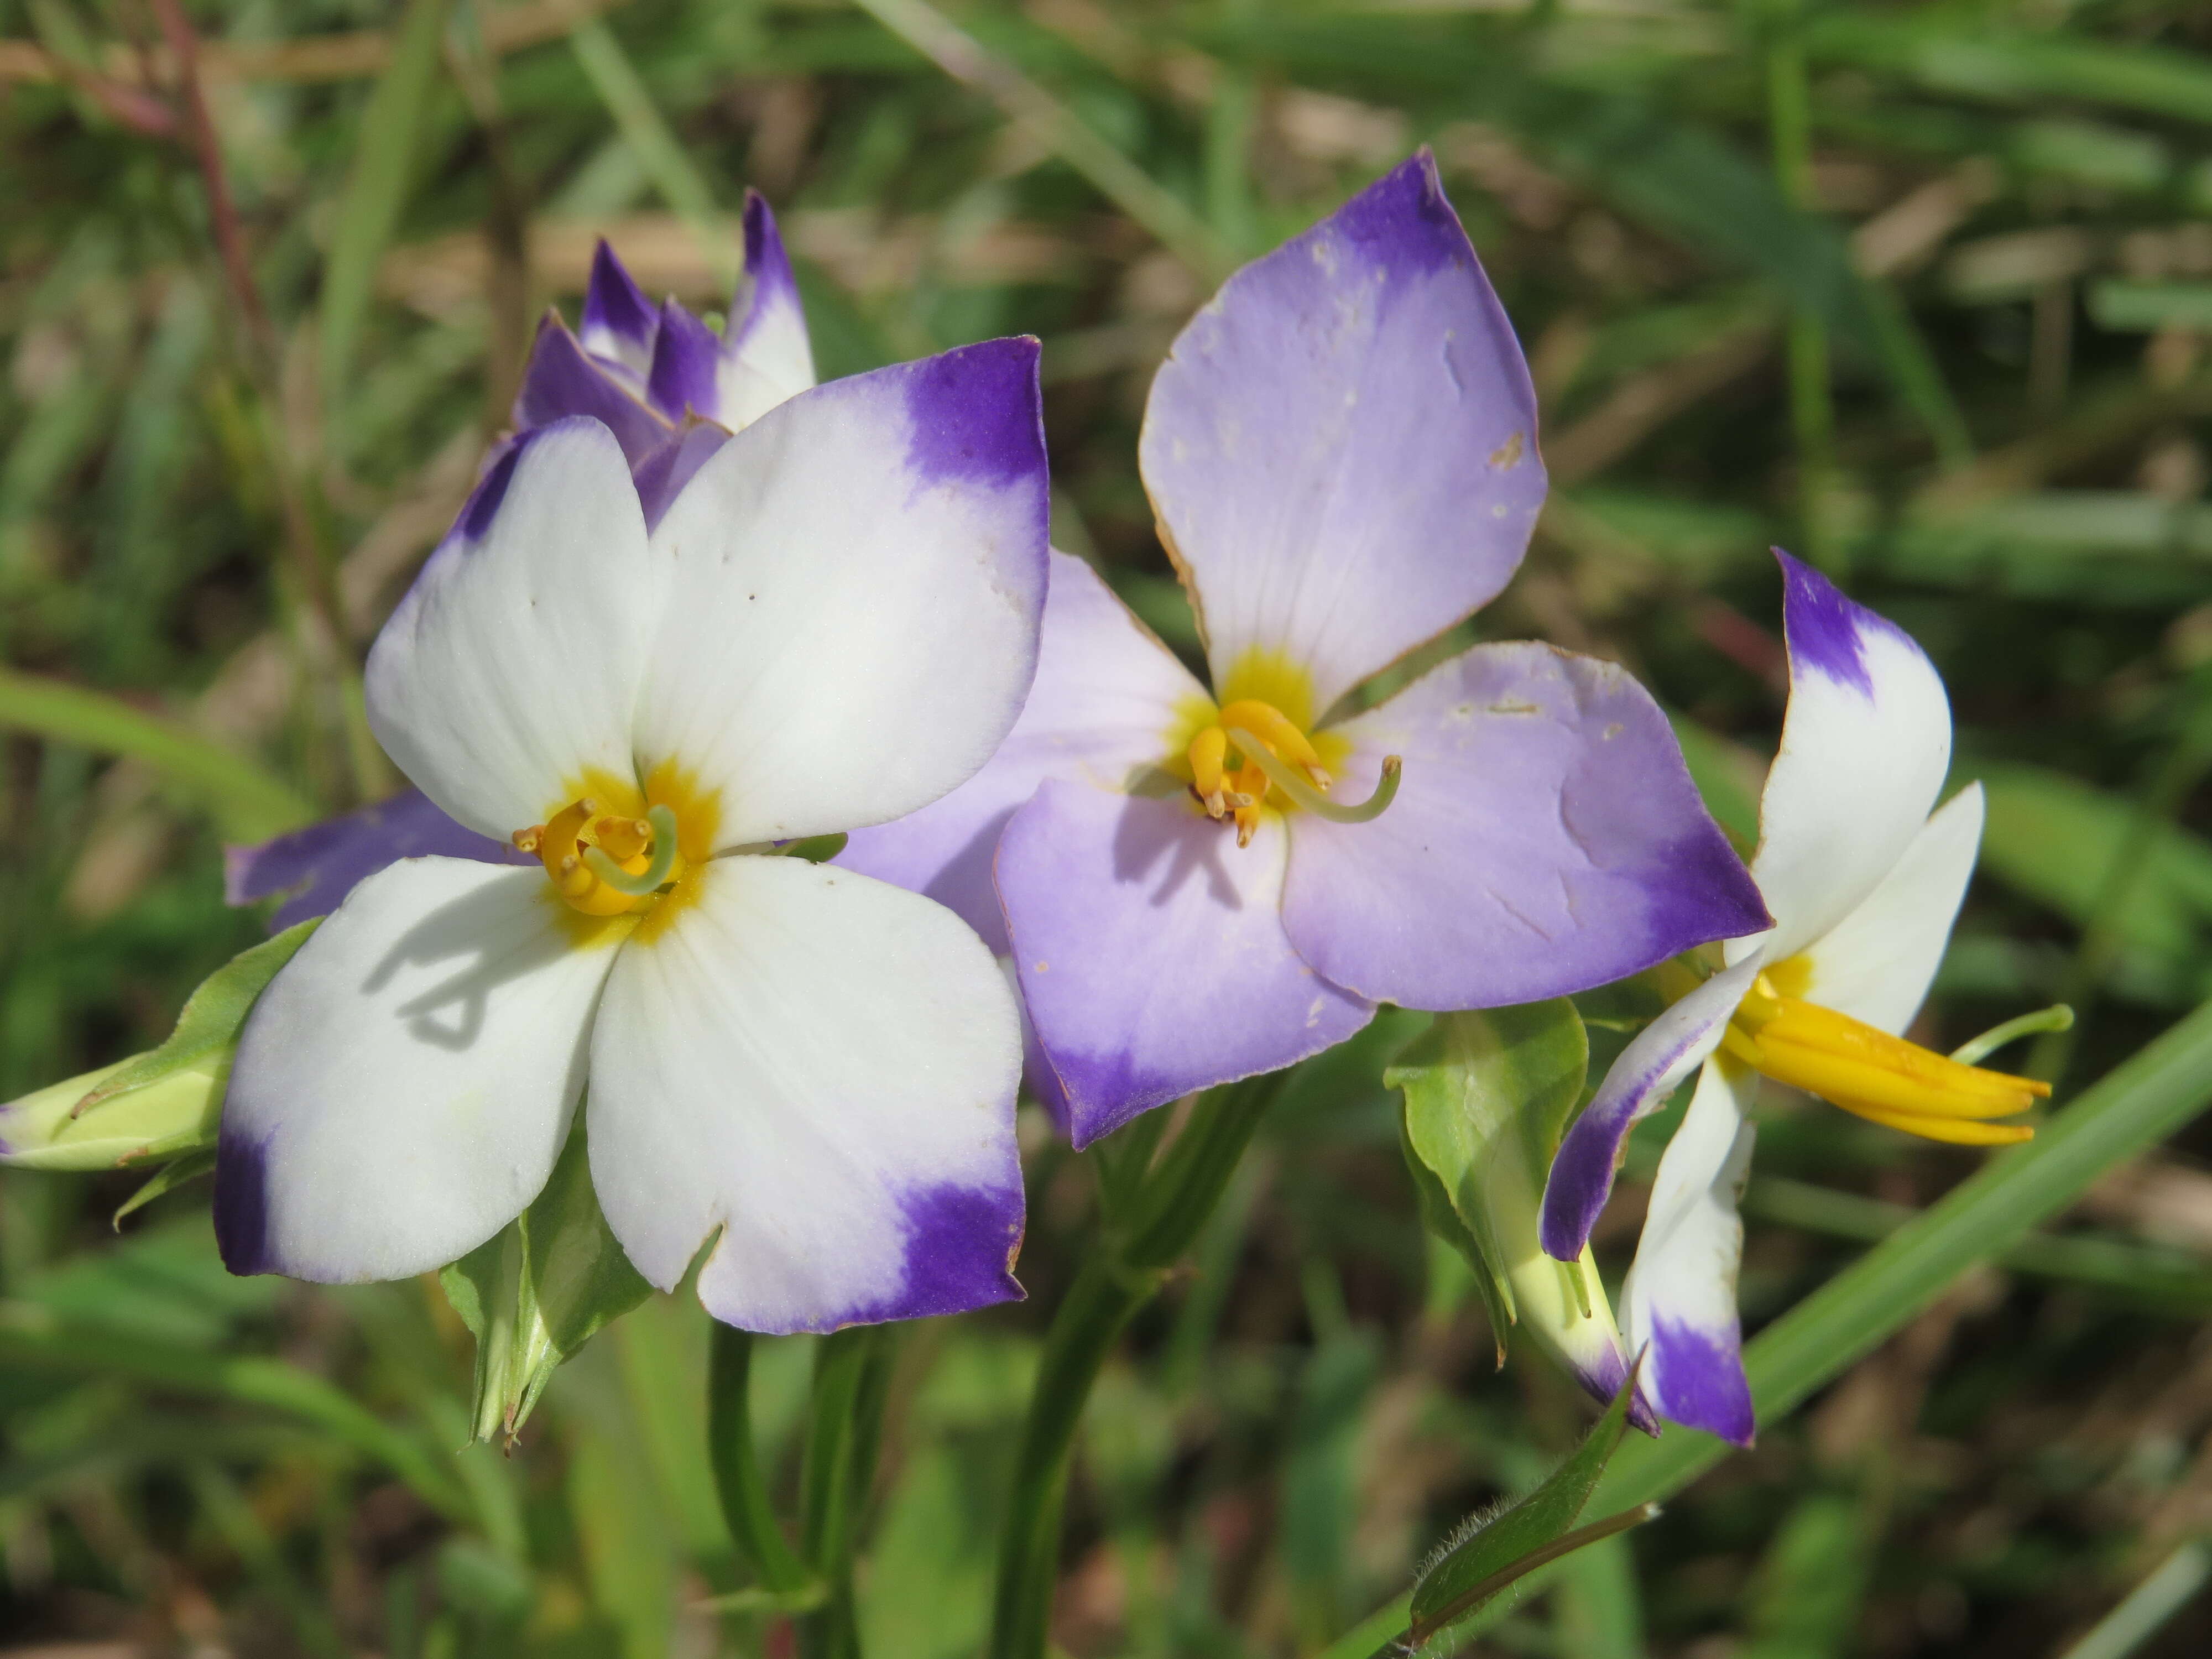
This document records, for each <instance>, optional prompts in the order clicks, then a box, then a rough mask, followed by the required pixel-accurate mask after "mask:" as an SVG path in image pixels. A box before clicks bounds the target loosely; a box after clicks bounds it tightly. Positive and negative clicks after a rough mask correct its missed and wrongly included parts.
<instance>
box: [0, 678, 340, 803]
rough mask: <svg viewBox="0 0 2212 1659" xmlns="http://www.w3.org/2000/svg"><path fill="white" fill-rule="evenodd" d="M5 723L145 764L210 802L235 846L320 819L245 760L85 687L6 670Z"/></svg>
mask: <svg viewBox="0 0 2212 1659" xmlns="http://www.w3.org/2000/svg"><path fill="white" fill-rule="evenodd" d="M0 726H12V727H14V728H15V730H17V731H21V732H33V733H34V734H36V735H37V736H39V737H41V738H50V739H52V740H53V741H55V742H59V743H71V744H81V745H82V746H83V747H85V748H87V749H93V750H99V751H100V752H101V753H103V754H109V755H127V756H129V757H131V758H132V759H134V760H142V761H144V762H145V763H147V764H148V765H149V766H151V767H153V768H155V769H156V770H158V771H160V772H161V773H163V774H164V775H167V776H168V777H169V778H171V779H172V780H173V781H175V782H177V783H178V784H179V785H181V786H182V787H185V788H186V789H188V790H190V791H191V793H194V794H195V795H197V796H198V797H200V798H201V799H203V800H204V801H205V802H206V803H207V805H208V806H209V807H210V810H211V811H213V812H214V814H215V817H216V824H217V826H218V827H219V828H220V829H222V833H223V835H224V836H226V837H227V838H228V839H229V840H232V841H263V840H265V839H267V838H268V837H269V836H276V835H282V834H283V832H284V831H285V830H287V829H298V828H299V827H300V826H301V824H303V823H310V822H312V821H313V818H314V817H316V812H315V809H314V807H313V805H312V804H311V803H309V802H308V801H307V800H306V799H304V798H302V797H301V795H300V794H299V793H296V792H295V790H293V789H292V787H290V786H289V785H288V784H285V783H283V782H282V781H279V780H277V779H276V778H274V777H271V776H270V775H269V774H268V773H267V772H265V771H264V770H263V769H262V768H261V767H260V766H259V765H258V763H255V762H253V761H252V760H249V759H247V758H246V757H245V756H243V755H240V754H238V753H236V752H235V751H234V750H230V749H227V748H225V747H224V746H223V745H222V744H219V743H216V742H215V741H214V740H213V739H211V738H205V737H203V736H201V735H200V733H198V732H195V731H193V730H192V729H191V727H190V726H185V725H183V724H182V723H180V722H179V721H176V720H169V719H167V718H165V717H164V716H162V715H160V714H148V713H146V712H145V711H144V710H143V709H139V708H132V707H131V705H130V704H129V703H127V702H123V701H122V700H121V699H120V698H118V697H113V696H109V695H108V694H107V693H106V692H104V691H94V690H91V689H90V688H89V687H87V686H82V685H70V684H64V682H63V681H60V680H54V679H48V678H46V677H45V676H44V675H40V674H25V673H20V672H18V671H16V670H15V669H12V668H0Z"/></svg>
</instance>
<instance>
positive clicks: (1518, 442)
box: [1490, 432, 1523, 471]
mask: <svg viewBox="0 0 2212 1659" xmlns="http://www.w3.org/2000/svg"><path fill="white" fill-rule="evenodd" d="M1522 445H1523V436H1522V434H1520V433H1518V432H1516V433H1515V434H1514V435H1512V436H1511V437H1510V438H1508V439H1507V440H1506V441H1504V443H1502V444H1500V445H1498V447H1497V448H1495V449H1493V450H1492V451H1491V452H1490V464H1491V465H1492V466H1494V467H1496V468H1498V470H1499V471H1504V469H1505V468H1507V467H1509V466H1512V465H1515V464H1516V463H1517V462H1518V461H1519V460H1520V459H1521V451H1522Z"/></svg>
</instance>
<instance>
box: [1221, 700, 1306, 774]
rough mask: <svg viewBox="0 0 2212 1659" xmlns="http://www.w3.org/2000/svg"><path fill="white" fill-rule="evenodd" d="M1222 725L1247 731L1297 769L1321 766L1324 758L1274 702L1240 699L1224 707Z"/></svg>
mask: <svg viewBox="0 0 2212 1659" xmlns="http://www.w3.org/2000/svg"><path fill="white" fill-rule="evenodd" d="M1220 722H1221V724H1222V726H1225V727H1226V726H1242V727H1243V729H1244V730H1245V731H1247V732H1250V733H1251V734H1252V735H1253V736H1254V737H1255V738H1259V739H1260V741H1261V742H1262V743H1264V744H1267V747H1268V748H1270V749H1272V750H1274V751H1275V753H1276V754H1277V755H1279V756H1280V757H1282V758H1283V759H1285V760H1286V761H1288V762H1290V763H1291V765H1293V766H1304V767H1308V768H1317V767H1319V766H1320V765H1321V756H1320V755H1319V754H1317V753H1316V752H1315V750H1314V746H1313V740H1312V739H1311V738H1309V737H1307V736H1306V734H1305V733H1304V732H1301V731H1299V730H1298V728H1297V726H1295V725H1294V724H1292V723H1291V717H1290V716H1289V715H1287V714H1284V713H1283V711H1282V710H1281V709H1279V708H1276V707H1275V705H1274V704H1273V703H1271V702H1261V701H1260V700H1259V699H1258V698H1257V697H1239V698H1237V700H1236V701H1235V702H1230V703H1225V704H1223V705H1222V709H1221V714H1220Z"/></svg>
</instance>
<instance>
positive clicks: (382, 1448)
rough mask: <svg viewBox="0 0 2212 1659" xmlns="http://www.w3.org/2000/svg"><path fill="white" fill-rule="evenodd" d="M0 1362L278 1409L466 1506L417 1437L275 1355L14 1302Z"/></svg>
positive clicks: (449, 1511)
mask: <svg viewBox="0 0 2212 1659" xmlns="http://www.w3.org/2000/svg"><path fill="white" fill-rule="evenodd" d="M0 1365H5V1366H7V1367H9V1369H11V1370H43V1371H61V1372H64V1373H70V1374H82V1375H85V1376H106V1377H127V1378H129V1379H130V1380H131V1381H132V1382H136V1383H143V1384H146V1385H148V1386H149V1387H153V1388H157V1389H168V1390H171V1391H173V1392H175V1393H179V1394H191V1395H200V1396H202V1397H204V1398H208V1399H216V1400H228V1401H234V1402H236V1403H238V1404H240V1405H247V1406H258V1407H266V1408H268V1409H270V1410H273V1411H280V1412H283V1413H287V1414H288V1415H289V1416H292V1417H295V1418H298V1419H301V1421H303V1422H306V1423H307V1424H309V1425H312V1426H313V1427H314V1428H317V1429H319V1430H321V1431H323V1432H324V1433H325V1435H327V1436H328V1437H330V1438H331V1439H332V1440H334V1441H337V1443H340V1444H343V1445H347V1446H350V1447H352V1448H353V1449H355V1450H356V1451H357V1452H360V1453H362V1454H363V1455H367V1456H368V1457H370V1458H373V1459H374V1460H375V1461H376V1462H380V1463H382V1464H383V1465H384V1466H385V1467H386V1468H388V1469H390V1470H391V1471H392V1473H393V1474H396V1475H398V1477H399V1478H400V1479H401V1480H404V1481H405V1482H406V1483H407V1484H408V1485H409V1486H412V1487H413V1488H414V1489H415V1491H416V1492H417V1493H418V1494H419V1495H420V1496H421V1497H422V1498H424V1499H426V1500H427V1501H428V1503H429V1504H432V1505H433V1506H434V1507H435V1508H436V1509H437V1510H440V1511H441V1512H442V1513H444V1514H446V1515H447V1516H451V1517H453V1518H455V1519H459V1520H467V1519H469V1518H470V1517H471V1513H472V1511H471V1508H470V1504H469V1502H468V1498H467V1497H466V1495H465V1493H464V1492H462V1490H461V1488H460V1486H459V1483H458V1482H457V1481H456V1480H455V1479H454V1477H453V1473H452V1471H451V1469H450V1468H449V1467H448V1466H447V1464H446V1463H444V1462H441V1461H440V1460H439V1459H438V1458H437V1457H436V1456H435V1455H434V1454H433V1453H432V1452H430V1451H429V1450H428V1448H426V1447H425V1446H424V1445H423V1444H422V1442H420V1441H419V1440H417V1439H416V1438H415V1437H413V1436H411V1435H409V1434H407V1433H405V1432H404V1431H401V1430H399V1429H397V1428H394V1427H393V1426H392V1425H390V1424H389V1423H386V1422H385V1421H384V1419H381V1418H380V1417H378V1416H376V1415H375V1414H374V1413H372V1412H369V1411H368V1410H365V1409H364V1408H363V1407H361V1406H358V1405H356V1403H355V1402H354V1401H352V1400H350V1399H349V1398H348V1397H347V1396H346V1395H344V1394H343V1393H342V1392H341V1391H340V1390H339V1389H337V1388H335V1387H334V1386H332V1385H331V1383H326V1382H325V1381H324V1380H323V1379H322V1378H321V1377H319V1376H315V1375H313V1373H312V1372H308V1371H304V1370H301V1369H300V1368H299V1367H298V1366H296V1365H289V1364H285V1363H284V1362H283V1361H282V1360H276V1359H261V1358H227V1357H223V1356H220V1355H215V1354H208V1353H202V1352H195V1351H194V1350H192V1349H190V1348H185V1347H180V1346H176V1345H174V1344H171V1343H162V1342H150V1341H144V1340H137V1339H133V1338H131V1337H127V1336H118V1335H114V1334H110V1333H107V1332H105V1331H95V1330H89V1329H82V1328H72V1327H69V1326H64V1324H62V1323H61V1322H59V1321H57V1320H55V1319H53V1318H52V1317H50V1316H46V1315H45V1314H44V1313H43V1312H42V1310H37V1309H32V1308H25V1307H22V1306H21V1305H20V1304H18V1305H17V1306H15V1307H9V1308H7V1309H6V1310H4V1316H0Z"/></svg>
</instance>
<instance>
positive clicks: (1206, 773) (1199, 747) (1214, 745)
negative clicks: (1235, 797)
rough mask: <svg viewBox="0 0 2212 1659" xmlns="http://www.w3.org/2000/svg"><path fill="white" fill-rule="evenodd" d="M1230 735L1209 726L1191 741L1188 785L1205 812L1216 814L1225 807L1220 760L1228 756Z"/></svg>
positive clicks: (1220, 813)
mask: <svg viewBox="0 0 2212 1659" xmlns="http://www.w3.org/2000/svg"><path fill="white" fill-rule="evenodd" d="M1228 754H1229V734H1228V733H1227V732H1224V731H1223V730H1222V729H1221V728H1220V727H1219V726H1207V727H1206V729H1205V730H1204V731H1202V732H1200V733H1199V734H1198V735H1197V736H1196V737H1194V738H1192V739H1191V740H1190V787H1191V788H1192V789H1193V790H1194V791H1195V792H1196V793H1197V795H1198V798H1199V799H1200V802H1202V803H1203V804H1204V805H1205V807H1206V811H1207V812H1209V813H1210V814H1212V816H1213V817H1217V818H1218V817H1220V816H1221V815H1222V813H1223V812H1224V811H1226V810H1227V803H1226V802H1225V801H1224V799H1222V793H1221V763H1222V762H1223V761H1224V760H1225V759H1226V758H1227V757H1228Z"/></svg>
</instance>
